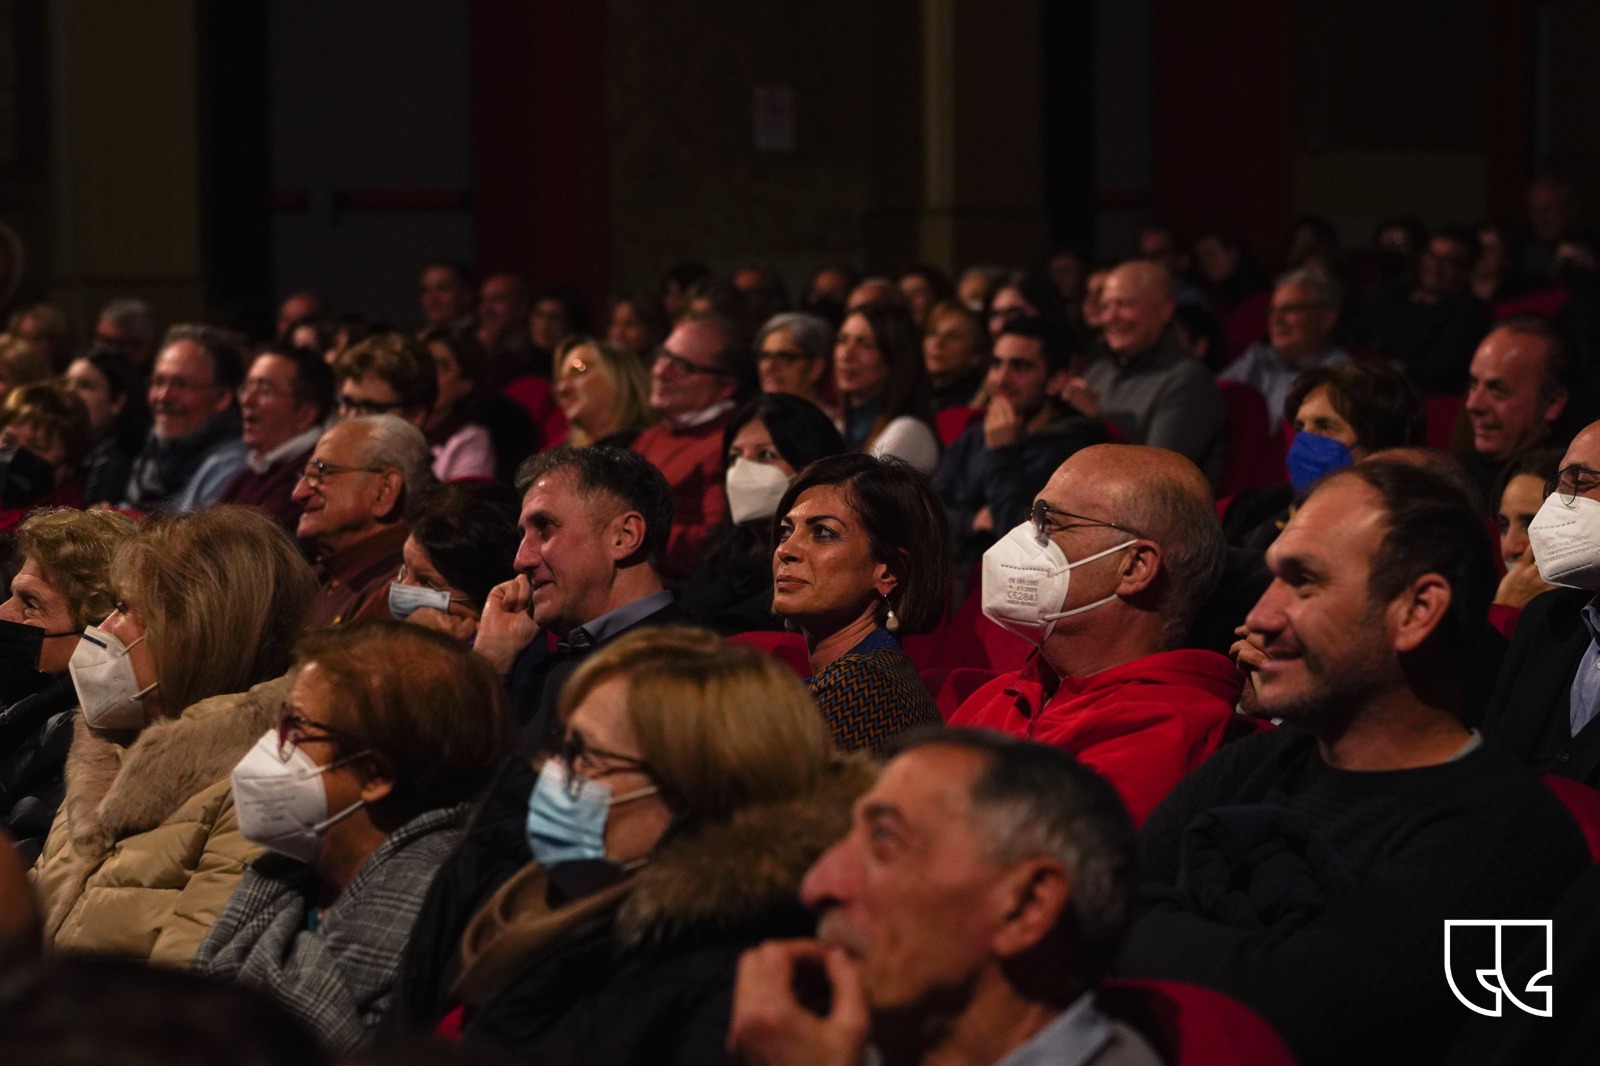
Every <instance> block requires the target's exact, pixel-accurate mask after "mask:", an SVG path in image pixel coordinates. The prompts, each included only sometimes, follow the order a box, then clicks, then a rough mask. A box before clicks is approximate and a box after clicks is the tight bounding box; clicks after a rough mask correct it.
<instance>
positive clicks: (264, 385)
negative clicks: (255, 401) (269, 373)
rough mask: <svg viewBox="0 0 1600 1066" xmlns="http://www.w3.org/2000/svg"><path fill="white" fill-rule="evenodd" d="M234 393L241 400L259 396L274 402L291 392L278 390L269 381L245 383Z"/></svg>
mask: <svg viewBox="0 0 1600 1066" xmlns="http://www.w3.org/2000/svg"><path fill="white" fill-rule="evenodd" d="M235 391H236V393H237V395H238V397H239V399H241V400H244V399H248V398H249V397H251V396H259V397H261V398H262V399H263V400H276V399H277V398H278V397H280V396H289V395H292V391H291V390H288V389H280V388H278V386H276V385H274V384H273V383H272V382H270V381H246V382H245V383H244V384H243V385H240V386H239V388H238V389H237V390H235Z"/></svg>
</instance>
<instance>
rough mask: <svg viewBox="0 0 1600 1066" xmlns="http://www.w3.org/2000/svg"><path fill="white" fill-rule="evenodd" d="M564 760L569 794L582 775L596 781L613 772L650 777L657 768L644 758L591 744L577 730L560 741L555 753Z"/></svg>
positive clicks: (562, 765) (562, 762) (562, 766)
mask: <svg viewBox="0 0 1600 1066" xmlns="http://www.w3.org/2000/svg"><path fill="white" fill-rule="evenodd" d="M556 757H557V758H559V759H560V760H561V770H562V774H563V775H564V776H563V777H562V781H561V784H562V787H563V788H565V789H566V790H567V791H568V792H569V793H571V792H574V791H575V787H576V781H577V779H578V778H579V777H584V778H588V779H590V780H593V779H595V778H600V777H610V776H611V775H612V774H620V773H626V772H627V771H629V770H632V771H634V772H635V773H641V774H644V775H645V776H647V777H648V776H649V775H651V774H652V773H654V771H653V770H652V769H651V768H650V764H649V763H647V762H645V761H644V760H643V759H639V758H635V757H634V756H632V755H623V754H621V753H620V752H615V751H607V750H606V749H604V748H595V747H590V746H589V744H588V743H587V742H585V741H584V739H583V736H582V735H581V734H578V733H574V734H572V735H571V736H569V737H567V738H566V739H565V740H563V741H562V742H561V750H560V752H559V753H558V754H557V756H556Z"/></svg>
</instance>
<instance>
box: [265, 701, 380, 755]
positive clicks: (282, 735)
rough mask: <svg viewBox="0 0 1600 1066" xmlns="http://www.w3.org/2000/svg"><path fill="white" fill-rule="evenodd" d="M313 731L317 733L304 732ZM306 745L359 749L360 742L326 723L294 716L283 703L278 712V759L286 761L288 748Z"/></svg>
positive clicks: (298, 715) (302, 716)
mask: <svg viewBox="0 0 1600 1066" xmlns="http://www.w3.org/2000/svg"><path fill="white" fill-rule="evenodd" d="M308 729H315V730H316V731H317V732H316V733H314V734H311V735H307V733H306V730H308ZM307 744H339V745H346V746H350V747H361V746H362V745H361V742H360V741H359V740H358V739H357V738H356V737H355V736H354V735H353V734H351V733H348V732H346V731H344V730H342V729H339V728H337V727H335V726H331V725H329V724H328V723H326V722H319V721H317V720H316V719H314V718H307V717H306V716H305V715H303V714H296V713H295V712H293V711H291V710H290V709H289V705H288V704H287V703H285V704H284V705H283V706H282V707H281V708H280V709H279V710H278V758H280V759H283V760H286V761H287V760H288V758H289V748H290V747H296V748H300V747H304V746H305V745H307Z"/></svg>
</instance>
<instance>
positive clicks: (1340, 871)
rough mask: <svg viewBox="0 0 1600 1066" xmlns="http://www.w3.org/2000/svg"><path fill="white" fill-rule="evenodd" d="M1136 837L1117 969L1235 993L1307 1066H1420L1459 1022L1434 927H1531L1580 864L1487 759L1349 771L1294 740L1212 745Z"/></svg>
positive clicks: (1504, 762) (1568, 827)
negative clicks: (1141, 881)
mask: <svg viewBox="0 0 1600 1066" xmlns="http://www.w3.org/2000/svg"><path fill="white" fill-rule="evenodd" d="M1141 840H1142V848H1143V858H1144V876H1145V879H1146V885H1145V890H1144V892H1143V894H1142V895H1143V898H1142V900H1141V912H1140V915H1139V917H1138V919H1137V921H1136V923H1135V925H1134V928H1133V930H1132V932H1131V934H1130V936H1129V938H1128V940H1127V942H1126V944H1125V945H1124V948H1123V951H1122V954H1121V956H1120V958H1119V961H1118V969H1119V971H1120V972H1122V973H1124V974H1126V975H1129V976H1140V977H1165V978H1174V979H1178V980H1188V981H1194V982H1196V983H1199V984H1205V985H1209V986H1211V987H1213V988H1216V989H1219V990H1220V991H1223V992H1226V993H1228V994H1230V995H1232V996H1234V997H1236V998H1237V999H1239V1000H1241V1001H1243V1002H1244V1003H1246V1004H1247V1005H1249V1006H1250V1007H1252V1008H1254V1009H1255V1010H1256V1011H1257V1012H1258V1013H1260V1014H1261V1015H1262V1016H1263V1017H1265V1018H1266V1019H1267V1021H1269V1022H1271V1023H1272V1024H1273V1026H1274V1027H1276V1028H1277V1029H1278V1031H1279V1032H1280V1033H1281V1034H1282V1035H1283V1036H1284V1038H1285V1039H1286V1040H1287V1041H1288V1042H1289V1044H1290V1046H1291V1047H1292V1048H1293V1049H1294V1051H1295V1053H1296V1054H1297V1056H1298V1057H1299V1058H1300V1060H1301V1062H1302V1063H1304V1064H1306V1066H1312V1064H1315V1063H1350V1062H1376V1061H1385V1062H1387V1061H1394V1062H1402V1061H1404V1062H1428V1061H1437V1060H1438V1058H1439V1056H1440V1054H1441V1053H1442V1051H1443V1049H1444V1047H1445V1045H1446V1044H1447V1043H1448V1041H1449V1039H1450V1037H1451V1035H1452V1034H1453V1033H1454V1031H1455V1030H1456V1029H1457V1028H1458V1027H1459V1026H1460V1025H1461V1023H1462V1022H1463V1021H1464V1020H1465V1019H1466V1018H1467V1017H1470V1016H1471V1015H1470V1012H1469V1011H1468V1010H1467V1008H1466V1007H1464V1006H1462V1005H1461V1004H1460V1003H1458V1002H1456V1000H1455V998H1454V996H1453V995H1452V994H1451V992H1450V989H1449V985H1448V983H1447V982H1446V980H1445V975H1444V970H1443V959H1444V954H1443V952H1444V932H1443V929H1444V920H1445V919H1447V918H1458V919H1487V918H1541V917H1546V916H1548V914H1549V913H1550V910H1551V908H1552V907H1553V906H1554V904H1555V902H1556V900H1557V899H1558V898H1559V897H1560V895H1561V893H1562V891H1563V890H1564V889H1565V888H1566V887H1567V886H1568V885H1569V884H1570V883H1571V882H1572V881H1573V880H1574V879H1575V878H1576V877H1577V876H1578V874H1579V873H1580V872H1581V871H1582V870H1583V869H1584V868H1585V867H1587V866H1588V865H1589V856H1588V850H1587V847H1586V846H1585V844H1584V841H1583V838H1582V836H1581V835H1580V833H1579V831H1578V828H1577V826H1576V823H1575V822H1574V821H1573V820H1572V818H1571V816H1570V815H1569V814H1568V813H1567V811H1566V808H1565V807H1563V806H1562V805H1561V803H1560V802H1559V801H1558V800H1557V799H1556V798H1555V797H1554V795H1553V794H1552V793H1551V792H1550V791H1549V790H1548V789H1546V788H1545V786H1544V784H1543V783H1542V782H1541V781H1540V780H1539V778H1538V777H1537V776H1536V775H1535V774H1533V773H1532V772H1530V771H1529V770H1527V769H1526V768H1524V767H1522V766H1519V765H1517V763H1516V762H1515V761H1514V760H1513V759H1512V758H1511V757H1510V756H1509V755H1507V754H1506V753H1505V752H1503V751H1501V750H1500V749H1498V748H1496V747H1493V746H1492V745H1488V744H1485V745H1483V746H1481V747H1479V748H1477V749H1475V750H1473V751H1471V752H1469V753H1468V754H1466V755H1464V756H1462V757H1461V758H1459V759H1456V760H1454V761H1451V762H1447V763H1443V764H1440V765H1436V766H1429V767H1424V768H1421V769H1416V770H1398V771H1384V772H1353V771H1346V770H1337V769H1334V768H1333V767H1330V766H1328V765H1327V763H1326V762H1325V761H1324V760H1323V759H1322V757H1321V755H1320V753H1319V751H1318V749H1317V744H1316V741H1315V739H1314V738H1313V737H1312V736H1310V735H1309V734H1307V733H1305V732H1303V731H1301V730H1296V729H1293V728H1282V729H1278V730H1275V731H1273V732H1270V733H1265V734H1262V735H1260V736H1256V737H1252V738H1250V739H1248V740H1244V741H1240V742H1239V743H1236V744H1232V745H1230V746H1228V747H1225V748H1223V749H1222V750H1221V751H1220V752H1219V753H1218V754H1217V755H1216V756H1215V757H1214V758H1212V759H1211V760H1210V761H1209V762H1207V763H1206V764H1205V765H1204V766H1202V767H1201V768H1200V769H1198V770H1196V771H1195V772H1194V773H1193V774H1191V775H1190V776H1189V777H1188V778H1187V779H1185V780H1184V781H1183V782H1182V783H1181V784H1180V785H1179V786H1178V788H1177V789H1176V790H1174V791H1173V793H1172V795H1171V796H1169V797H1168V798H1167V800H1166V801H1165V802H1163V803H1162V804H1161V806H1160V807H1158V808H1157V809H1156V811H1155V813H1154V814H1152V815H1151V817H1150V819H1149V821H1147V822H1146V823H1145V825H1144V828H1143V831H1142V835H1141ZM1460 970H1461V967H1460V966H1457V971H1458V972H1459V971H1460Z"/></svg>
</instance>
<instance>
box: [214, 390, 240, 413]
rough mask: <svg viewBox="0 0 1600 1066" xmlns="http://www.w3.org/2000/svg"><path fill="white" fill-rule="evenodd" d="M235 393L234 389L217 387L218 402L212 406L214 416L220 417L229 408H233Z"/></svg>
mask: <svg viewBox="0 0 1600 1066" xmlns="http://www.w3.org/2000/svg"><path fill="white" fill-rule="evenodd" d="M233 393H234V390H233V389H225V388H223V387H222V386H220V385H218V386H217V402H216V403H214V404H212V405H211V413H212V414H214V415H220V414H221V413H222V412H224V411H226V410H227V409H228V408H230V407H232V406H233V402H234V395H233Z"/></svg>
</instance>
